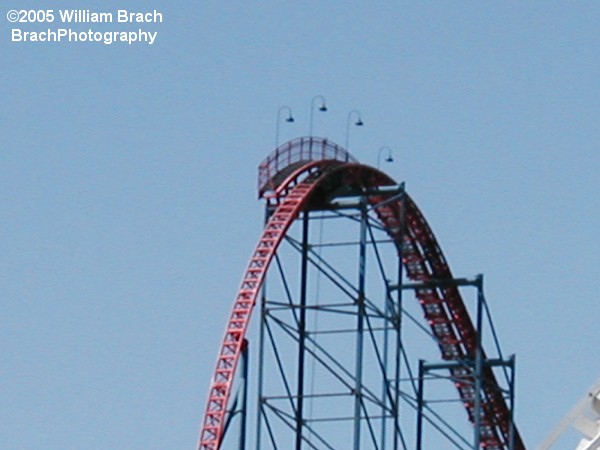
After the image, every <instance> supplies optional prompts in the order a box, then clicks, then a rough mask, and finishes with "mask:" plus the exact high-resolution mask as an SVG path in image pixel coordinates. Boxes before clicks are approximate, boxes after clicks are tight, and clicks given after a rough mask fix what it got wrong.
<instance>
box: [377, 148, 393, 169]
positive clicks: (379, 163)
mask: <svg viewBox="0 0 600 450" xmlns="http://www.w3.org/2000/svg"><path fill="white" fill-rule="evenodd" d="M384 150H387V157H386V158H385V162H394V158H393V157H392V149H391V148H389V147H387V146H386V147H381V148H380V149H379V152H377V168H378V169H379V167H380V165H381V152H382V151H384Z"/></svg>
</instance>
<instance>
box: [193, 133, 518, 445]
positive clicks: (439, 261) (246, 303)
mask: <svg viewBox="0 0 600 450" xmlns="http://www.w3.org/2000/svg"><path fill="white" fill-rule="evenodd" d="M307 139H310V142H309V143H310V145H309V149H310V155H308V154H306V151H307V150H306V148H305V147H306V141H301V142H300V144H298V142H294V141H293V142H292V143H291V144H289V148H288V149H287V151H285V150H286V149H283V150H281V148H280V149H278V153H277V154H276V155H274V156H272V157H270V159H267V161H266V162H265V163H263V164H262V165H261V168H260V170H261V178H260V180H259V195H260V196H261V197H264V198H266V199H267V200H268V201H269V202H270V203H271V204H272V205H274V206H275V211H274V213H273V214H272V215H271V216H270V218H269V220H268V222H267V224H266V226H265V228H264V230H263V232H262V235H261V237H260V239H259V240H258V244H257V245H256V248H255V250H254V253H253V254H252V257H251V258H250V262H249V263H248V266H247V269H246V271H245V273H244V276H243V278H242V282H241V286H240V289H239V291H238V294H237V297H236V298H235V301H234V304H233V308H232V312H231V315H230V317H229V319H228V321H227V325H226V330H225V335H224V338H223V342H222V345H221V347H220V350H219V354H218V359H217V364H216V368H215V371H214V376H213V379H212V382H211V385H210V390H209V394H208V402H207V407H206V410H205V413H204V420H203V422H202V425H201V431H200V438H199V444H198V449H199V450H218V449H219V448H220V445H221V442H222V438H223V433H224V427H225V423H226V418H227V417H226V416H227V414H228V409H227V408H228V403H229V398H230V395H231V391H232V386H233V381H234V376H235V372H236V367H237V365H238V362H239V360H240V355H241V352H242V346H243V342H244V338H245V335H246V332H247V329H248V325H249V321H250V317H251V313H252V310H253V308H254V306H255V305H256V302H257V298H258V296H259V292H260V290H261V286H262V283H263V281H264V279H265V275H266V272H267V269H268V268H269V264H270V263H271V260H272V259H273V257H274V255H275V253H276V251H277V248H278V247H279V244H280V243H281V242H282V240H283V239H284V237H285V235H286V232H287V231H288V229H289V228H290V226H291V225H292V223H293V222H294V221H295V220H296V218H298V216H299V214H300V213H301V212H303V211H305V210H310V209H311V208H314V206H315V205H317V204H320V203H322V202H323V198H324V196H327V194H328V193H331V192H333V191H334V190H336V189H340V188H348V187H351V188H352V189H355V190H359V191H363V192H367V191H369V192H375V194H373V195H370V196H369V202H370V203H371V205H372V206H373V207H374V208H375V212H376V214H377V216H378V217H379V219H380V221H381V222H382V223H383V225H384V226H385V229H386V232H387V234H388V235H389V236H390V237H391V238H392V239H393V241H394V243H395V245H396V247H397V248H398V253H399V255H401V256H402V261H403V265H404V267H405V269H406V273H407V277H408V278H409V279H411V280H413V281H416V282H419V283H420V284H421V285H422V286H423V285H424V286H426V284H427V282H429V281H434V282H435V281H439V280H449V279H452V273H451V271H450V268H449V267H448V264H447V262H446V259H445V258H444V255H443V253H442V251H441V249H440V247H439V245H438V243H437V240H436V238H435V236H434V234H433V232H432V230H431V228H430V227H429V225H428V224H427V222H426V220H425V218H424V216H423V215H422V214H421V212H420V211H419V209H418V207H417V206H416V204H415V203H414V201H413V200H412V199H411V198H410V197H409V196H408V195H405V196H404V197H403V198H402V200H399V199H391V198H390V194H385V193H384V192H383V191H382V193H381V194H377V190H378V189H379V188H384V187H386V186H395V185H397V183H396V182H395V181H394V180H393V179H392V178H390V177H389V176H388V175H386V174H385V173H383V172H381V171H379V170H377V169H374V168H372V167H369V166H366V165H361V164H359V163H358V162H356V161H355V160H354V159H353V158H352V157H351V156H350V155H349V154H347V153H346V152H345V151H343V149H340V148H339V147H337V146H335V145H333V144H331V143H328V142H327V141H326V140H318V139H315V138H307ZM317 144H318V145H320V151H315V148H314V147H317ZM298 149H300V150H298ZM294 151H296V153H295V154H294ZM327 151H329V152H330V153H327ZM313 152H314V154H313ZM284 155H285V156H284ZM286 158H287V159H286ZM319 158H323V159H319ZM386 200H389V201H386ZM401 217H403V218H404V223H401V220H400V218H401ZM416 296H417V299H418V301H419V303H420V304H421V306H422V310H423V314H424V318H425V320H426V321H427V323H428V325H429V327H430V329H431V332H432V334H433V335H434V336H435V338H436V341H437V343H438V347H439V350H440V353H441V357H442V358H443V359H444V360H447V361H466V360H471V361H472V360H473V359H474V357H475V351H476V346H477V336H476V334H477V333H476V330H475V327H474V326H473V323H472V321H471V319H470V316H469V314H468V312H467V309H466V307H465V304H464V301H463V299H462V298H461V295H460V292H459V290H458V288H457V287H455V286H452V285H444V286H443V287H431V288H428V287H423V288H419V289H417V290H416ZM484 357H485V355H484ZM450 373H451V379H452V380H453V381H454V384H455V386H456V389H457V392H458V395H459V397H460V399H461V400H462V403H463V405H464V407H465V409H466V411H467V415H468V418H469V420H470V421H471V422H472V423H476V420H475V417H474V415H475V405H474V396H475V391H474V387H473V386H474V384H475V383H474V381H473V375H472V372H471V370H470V369H469V368H468V367H466V366H465V367H461V366H457V367H456V368H453V369H450ZM482 391H483V394H482V400H481V411H482V412H481V414H482V416H481V420H480V421H479V423H480V431H479V433H480V442H481V448H485V449H489V450H509V449H511V448H514V449H515V450H524V449H525V447H524V444H523V441H522V440H521V437H520V435H519V433H518V431H517V430H516V428H513V430H514V431H513V433H512V438H513V439H514V447H511V442H510V441H511V432H510V430H511V414H510V411H509V408H508V406H507V404H506V401H505V399H504V397H503V396H502V393H501V390H500V388H499V385H498V382H497V380H496V378H495V375H494V373H493V372H492V370H491V369H490V368H489V367H485V368H484V382H483V385H482Z"/></svg>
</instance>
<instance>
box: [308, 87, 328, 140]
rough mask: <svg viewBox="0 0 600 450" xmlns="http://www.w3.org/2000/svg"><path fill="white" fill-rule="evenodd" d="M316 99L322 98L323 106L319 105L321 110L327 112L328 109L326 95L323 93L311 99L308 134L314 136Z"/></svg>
mask: <svg viewBox="0 0 600 450" xmlns="http://www.w3.org/2000/svg"><path fill="white" fill-rule="evenodd" d="M316 100H321V106H320V107H319V111H322V112H325V111H327V106H325V97H323V96H322V95H315V96H314V97H313V98H312V100H311V101H310V128H309V129H308V136H309V137H312V135H313V124H314V112H315V102H316Z"/></svg>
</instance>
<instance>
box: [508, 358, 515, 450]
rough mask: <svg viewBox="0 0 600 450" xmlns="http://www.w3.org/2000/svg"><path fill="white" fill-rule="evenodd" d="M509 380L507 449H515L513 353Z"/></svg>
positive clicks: (510, 361)
mask: <svg viewBox="0 0 600 450" xmlns="http://www.w3.org/2000/svg"><path fill="white" fill-rule="evenodd" d="M509 365H510V381H509V393H508V395H509V404H510V431H509V433H508V438H509V443H508V448H509V450H514V449H515V355H512V356H511V357H510V360H509Z"/></svg>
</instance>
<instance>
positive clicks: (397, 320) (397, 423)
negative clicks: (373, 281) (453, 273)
mask: <svg viewBox="0 0 600 450" xmlns="http://www.w3.org/2000/svg"><path fill="white" fill-rule="evenodd" d="M400 195H401V196H402V197H401V201H400V246H399V248H398V286H402V277H403V269H404V262H403V259H402V258H403V249H404V233H405V232H406V227H405V222H406V221H405V211H406V191H405V185H404V183H401V184H400ZM388 289H389V287H388ZM402 291H403V290H402V289H398V291H397V292H396V302H397V304H398V306H397V308H398V309H397V310H396V311H395V314H396V316H395V317H394V320H395V324H396V373H395V386H396V390H395V398H394V401H395V404H394V406H393V408H392V411H394V448H393V450H398V449H399V448H400V437H401V436H400V434H399V433H400V376H401V365H402V352H403V343H402V308H403V305H402ZM405 447H406V446H405Z"/></svg>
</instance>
